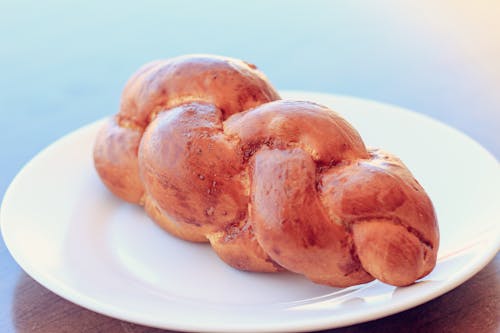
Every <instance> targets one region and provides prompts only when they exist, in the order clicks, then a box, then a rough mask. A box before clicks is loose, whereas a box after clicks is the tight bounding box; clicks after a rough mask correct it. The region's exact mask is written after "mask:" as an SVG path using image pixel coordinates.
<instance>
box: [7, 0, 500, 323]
mask: <svg viewBox="0 0 500 333" xmlns="http://www.w3.org/2000/svg"><path fill="white" fill-rule="evenodd" d="M499 16H500V4H499V3H498V2H494V1H487V0H484V1H475V2H468V1H454V0H453V1H452V0H447V1H439V2H434V1H417V0H415V1H405V2H399V1H390V0H385V1H377V2H371V1H365V2H362V1H354V2H353V1H350V2H345V3H343V4H339V2H328V1H317V2H309V1H308V2H302V3H294V4H291V3H289V2H287V1H274V2H266V3H264V2H262V3H258V4H256V3H250V2H248V3H243V2H238V1H218V2H215V3H214V2H190V1H182V2H178V3H173V2H172V3H168V2H162V1H157V2H146V3H144V2H136V3H134V4H124V3H123V2H122V1H117V0H115V1H107V2H105V3H101V2H97V1H95V2H90V3H89V2H80V3H71V4H70V3H63V2H59V1H48V2H45V1H44V2H37V1H24V2H21V1H12V2H2V3H1V4H0V41H1V43H0V69H1V72H0V73H1V75H0V128H1V131H0V148H1V149H0V194H2V193H4V192H5V190H6V189H7V186H8V184H9V183H10V181H11V180H12V178H13V177H14V175H15V174H16V173H17V172H18V171H19V169H20V168H21V167H22V165H24V164H25V163H26V162H27V161H28V160H29V159H30V158H31V157H33V156H34V155H35V154H36V153H37V152H38V151H39V150H40V149H42V148H43V147H45V146H47V145H48V144H50V143H51V142H53V141H54V140H56V139H57V138H59V137H61V136H62V135H63V134H66V133H68V132H70V131H72V130H74V129H76V128H78V127H81V126H83V125H84V124H87V123H90V122H92V121H94V120H96V119H98V118H101V117H104V116H106V115H109V114H111V113H114V112H115V111H116V109H117V105H118V101H119V96H120V93H121V89H122V86H123V84H124V82H125V80H126V79H127V78H128V76H129V75H130V74H131V73H132V72H133V71H134V70H135V69H136V68H137V67H139V66H140V65H141V64H143V63H145V62H147V61H150V60H152V59H155V58H165V57H171V56H175V55H179V54H185V53H197V52H203V53H215V54H223V55H228V56H234V57H238V58H244V59H247V60H249V61H251V62H254V63H256V64H257V65H258V66H259V67H260V68H261V69H262V70H263V71H264V72H265V73H266V74H267V76H268V77H269V78H270V79H271V81H272V82H273V83H274V84H275V86H276V87H278V88H279V89H299V90H308V91H322V92H329V93H340V94H348V95H354V96H358V97H363V98H371V99H375V100H381V101H385V102H390V103H393V104H397V105H401V106H404V107H408V108H410V109H413V110H415V111H417V112H421V113H425V114H427V115H429V116H431V117H433V118H436V119H438V120H441V121H443V122H445V123H447V124H449V125H451V126H453V127H456V128H458V129H459V130H461V131H463V132H465V133H466V134H468V135H469V136H471V137H472V138H473V139H475V140H477V141H478V142H479V143H480V144H482V145H483V146H484V147H486V148H487V149H488V150H490V151H491V152H492V153H493V154H494V155H495V156H496V158H497V159H498V157H499V156H500V142H499V139H500V138H499V134H498V133H500V113H499V112H498V110H500V94H499V93H498V91H499V88H500V61H499V60H498V59H500V43H499V41H500V21H499V20H498V17H499ZM15 331H17V332H51V333H52V332H127V333H128V332H159V331H160V330H157V329H153V328H148V327H143V326H139V325H135V324H130V323H126V322H123V321H119V320H116V319H112V318H109V317H106V316H103V315H99V314H96V313H94V312H92V311H89V310H86V309H83V308H81V307H79V306H77V305H74V304H72V303H70V302H68V301H66V300H64V299H62V298H60V297H59V296H56V295H55V294H53V293H52V292H50V291H49V290H47V289H45V288H44V287H42V286H41V285H40V284H38V283H37V282H35V281H34V280H32V279H31V278H30V277H29V276H27V275H26V274H25V273H24V272H23V271H22V270H21V269H20V268H19V266H18V265H17V264H16V263H15V262H14V260H13V259H12V257H11V256H10V254H9V253H8V251H7V249H6V248H5V245H4V243H3V240H0V332H2V333H3V332H15ZM379 331H380V332H399V331H410V332H411V331H415V332H416V331H419V332H499V331H500V256H499V255H498V254H497V256H496V257H495V258H494V260H493V261H492V262H490V263H489V264H488V265H487V266H486V267H485V268H484V269H483V270H482V271H480V272H479V273H478V274H477V275H475V276H474V277H472V278H471V279H470V280H469V281H467V282H465V283H464V284H462V285H461V286H459V287H458V288H456V289H454V290H452V291H450V292H449V293H447V294H445V295H443V296H441V297H439V298H437V299H435V300H432V301H430V302H428V303H426V304H423V305H420V306H418V307H416V308H414V309H410V310H407V311H404V312H402V313H399V314H396V315H393V316H390V317H387V318H383V319H379V320H376V321H372V322H368V323H363V324H359V325H354V326H351V327H346V328H340V329H337V330H332V332H379Z"/></svg>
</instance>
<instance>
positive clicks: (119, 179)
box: [94, 118, 144, 203]
mask: <svg viewBox="0 0 500 333" xmlns="http://www.w3.org/2000/svg"><path fill="white" fill-rule="evenodd" d="M141 137H142V129H136V128H130V127H121V126H120V125H119V124H117V122H116V119H115V118H113V119H110V120H109V121H108V122H107V123H106V124H105V125H104V127H103V128H102V129H101V130H100V131H99V133H98V135H97V138H96V143H95V145H94V164H95V167H96V170H97V172H98V173H99V176H100V177H101V179H102V181H103V182H104V184H106V186H107V187H108V188H109V189H110V190H111V192H113V193H114V194H115V195H116V196H118V197H120V198H122V199H123V200H125V201H128V202H132V203H139V202H140V200H141V198H142V195H143V193H144V188H143V185H142V182H141V179H140V178H139V163H138V161H137V151H138V149H139V143H140V140H141Z"/></svg>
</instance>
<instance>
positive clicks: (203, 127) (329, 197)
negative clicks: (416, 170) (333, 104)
mask: <svg viewBox="0 0 500 333" xmlns="http://www.w3.org/2000/svg"><path fill="white" fill-rule="evenodd" d="M94 161H95V166H96V169H97V171H98V173H99V175H100V177H101V179H102V180H103V182H104V184H105V185H106V186H107V187H108V188H109V189H110V190H111V191H112V192H113V193H114V194H115V195H117V196H118V197H120V198H122V199H124V200H126V201H129V202H132V203H137V204H141V205H144V208H145V210H146V212H147V214H148V215H149V216H150V217H151V218H152V219H153V220H154V221H156V222H157V223H158V224H159V225H160V226H161V227H163V228H164V229H165V230H167V231H168V232H170V233H171V234H173V235H175V236H177V237H180V238H182V239H185V240H188V241H194V242H206V241H209V242H210V244H211V245H212V247H213V249H214V250H215V251H216V253H217V254H218V255H219V257H220V258H221V259H222V260H224V261H225V262H226V263H228V264H229V265H231V266H233V267H236V268H238V269H241V270H248V271H259V272H277V271H281V270H290V271H293V272H296V273H300V274H303V275H305V276H307V277H308V278H309V279H311V280H312V281H314V282H317V283H321V284H327V285H331V286H339V287H344V286H349V285H354V284H359V283H364V282H368V281H371V280H373V279H374V278H377V279H379V280H381V281H383V282H385V283H389V284H392V285H396V286H403V285H408V284H411V283H413V282H414V281H415V280H417V279H419V278H421V277H423V276H425V275H426V274H428V273H429V272H430V271H431V270H432V269H433V267H434V266H435V263H436V255H437V249H438V244H439V231H438V226H437V221H436V216H435V213H434V209H433V206H432V203H431V201H430V199H429V198H428V196H427V195H426V193H425V191H424V190H423V188H422V187H421V186H420V184H419V183H418V182H417V181H416V180H415V179H414V178H413V176H412V175H411V173H410V171H409V170H408V169H407V168H406V167H405V166H404V165H403V163H402V162H401V161H400V160H399V159H397V158H396V157H394V156H392V155H390V154H389V153H386V152H384V151H381V150H377V149H367V148H366V147H365V145H364V143H363V141H362V139H361V137H360V136H359V134H358V133H357V132H356V130H355V129H354V128H353V127H352V126H351V125H350V124H349V123H348V122H346V121H345V120H344V119H343V118H341V117H340V116H339V115H338V114H337V113H335V112H333V111H331V110H330V109H328V108H326V107H324V106H321V105H318V104H314V103H311V102H302V101H287V100H281V99H280V97H279V95H278V93H277V92H276V91H275V90H274V89H273V87H272V86H271V85H270V83H269V82H268V81H267V79H266V77H265V76H264V75H263V74H262V73H261V72H259V71H258V70H257V69H256V67H255V66H254V65H251V64H248V63H246V62H243V61H240V60H236V59H231V58H224V57H216V56H202V55H200V56H185V57H179V58H173V59H170V60H166V61H158V62H153V63H150V64H148V65H146V66H144V67H143V68H141V69H140V70H139V71H138V72H137V73H136V74H135V75H134V76H133V77H132V78H131V79H130V80H129V82H128V83H127V85H126V87H125V90H124V93H123V96H122V104H121V108H120V111H119V113H118V114H117V115H116V116H115V117H113V118H112V119H110V120H109V122H108V123H107V124H106V125H105V126H104V127H103V128H102V130H101V131H100V132H99V134H98V137H97V140H96V143H95V149H94Z"/></svg>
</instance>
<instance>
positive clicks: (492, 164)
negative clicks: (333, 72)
mask: <svg viewBox="0 0 500 333" xmlns="http://www.w3.org/2000/svg"><path fill="white" fill-rule="evenodd" d="M283 95H284V96H286V97H291V98H295V99H306V100H313V101H316V102H319V103H322V104H325V105H329V106H330V107H332V108H333V109H335V110H337V111H339V112H341V113H342V114H343V115H344V116H345V117H346V118H347V119H348V120H349V121H351V122H352V124H353V125H354V126H355V127H356V128H357V129H358V131H359V132H360V133H361V135H362V136H363V138H364V139H365V142H366V143H367V144H368V145H371V146H380V147H384V149H386V150H389V151H392V152H394V153H396V154H397V155H399V156H400V157H401V158H402V159H403V161H404V162H405V163H406V164H407V165H408V166H409V168H410V169H411V170H412V171H413V173H414V175H415V176H416V177H417V179H419V181H420V182H421V183H422V185H423V186H424V188H425V189H426V190H427V192H428V194H429V195H430V197H431V198H432V200H433V202H434V204H435V207H436V210H437V214H438V218H439V224H440V230H441V247H440V250H439V262H438V265H437V267H436V268H435V270H434V271H433V272H432V273H431V274H430V275H429V276H427V277H425V278H424V279H423V280H421V281H419V282H418V283H416V284H414V285H412V286H410V287H405V288H395V287H392V286H388V285H385V284H382V283H380V282H376V281H375V282H372V283H368V284H365V285H360V286H355V287H350V288H345V289H336V288H330V287H326V286H320V285H315V284H313V283H311V282H309V281H308V280H306V279H304V278H302V277H300V276H298V275H294V274H291V273H283V274H258V273H245V272H240V271H237V270H234V269H232V268H230V267H229V266H227V265H225V264H224V263H222V262H221V261H220V260H219V259H218V258H217V256H216V255H215V254H214V253H213V252H212V251H211V250H210V248H209V246H207V245H202V244H191V243H188V242H184V241H181V240H178V239H175V238H173V237H172V236H170V235H169V234H167V233H165V232H163V231H162V230H161V229H159V228H158V227H157V226H156V225H155V224H154V223H153V222H151V221H150V220H149V219H148V218H147V217H146V215H145V214H144V212H143V210H142V209H141V208H139V207H136V206H133V205H130V204H127V203H124V202H122V201H120V200H118V199H116V198H115V197H113V196H112V195H111V194H110V193H108V191H107V190H106V189H105V188H104V186H103V185H102V184H101V182H100V181H99V179H98V177H97V175H96V172H95V171H94V168H93V163H92V158H91V152H92V146H93V142H94V137H95V135H96V131H97V130H98V128H99V127H100V125H101V124H102V121H101V122H97V123H94V124H91V125H89V126H86V127H84V128H81V129H79V130H77V131H75V132H73V133H71V134H69V135H67V136H65V137H64V138H62V139H60V140H59V141H57V142H55V143H54V144H52V145H51V146H49V147H48V148H46V149H45V150H44V151H42V152H41V153H40V154H38V155H37V156H36V157H35V158H34V159H33V160H32V161H31V162H29V163H28V164H27V165H26V166H25V167H24V168H23V169H22V171H21V172H20V173H19V174H18V175H17V177H16V178H15V179H14V181H13V182H12V184H11V186H10V187H9V189H8V191H7V193H6V195H5V198H4V201H3V204H2V209H1V215H0V218H1V228H2V233H3V237H4V239H5V242H6V244H7V247H8V248H9V250H10V252H11V253H12V255H13V256H14V258H15V260H16V261H17V262H18V263H19V264H20V265H21V267H22V268H23V269H24V270H25V271H26V272H27V273H28V274H29V275H31V276H32V277H33V278H34V279H36V280H37V281H38V282H40V283H41V284H43V285H44V286H45V287H47V288H49V289H50V290H52V291H54V292H55V293H57V294H59V295H61V296H62V297H64V298H67V299H68V300H70V301H73V302H74V303H77V304H80V305H81V306H84V307H86V308H89V309H91V310H94V311H97V312H100V313H103V314H106V315H109V316H112V317H116V318H120V319H124V320H127V321H132V322H136V323H140V324H145V325H150V326H156V327H161V328H168V329H176V330H194V331H219V332H222V331H240V332H243V331H247V332H256V331H306V330H315V329H324V328H333V327H339V326H345V325H350V324H354V323H359V322H363V321H367V320H371V319H375V318H379V317H383V316H387V315H389V314H393V313H396V312H399V311H402V310H405V309H408V308H410V307H413V306H416V305H418V304H421V303H424V302H426V301H428V300H430V299H432V298H435V297H437V296H439V295H441V294H443V293H445V292H447V291H449V290H451V289H453V288H454V287H456V286H457V285H459V284H461V283H462V282H464V281H465V280H467V279H468V278H470V277H471V276H472V275H473V274H475V273H476V272H478V271H479V270H480V269H481V268H482V267H484V266H485V265H486V264H487V263H488V262H489V261H490V260H491V259H492V258H493V256H494V255H495V254H496V253H497V251H498V249H499V243H500V241H499V240H500V237H499V236H500V232H499V227H498V225H499V223H498V217H499V216H500V210H499V209H500V205H498V198H500V173H499V168H498V162H497V161H496V160H495V158H494V157H492V156H491V155H490V154H489V153H488V152H487V151H486V150H484V149H483V148H482V147H481V146H479V145H478V144H477V143H475V142H474V141H472V140H471V139H469V138H468V137H466V136H465V135H463V134H461V133H459V132H457V131H456V130H453V129H451V128H449V127H447V126H445V125H443V124H441V123H438V122H436V121H434V120H432V119H430V118H427V117H425V116H422V115H419V114H416V113H413V112H411V111H407V110H404V109H401V108H398V107H394V106H390V105H386V104H380V103H376V102H372V101H366V100H360V99H356V98H351V97H340V96H332V95H324V94H315V93H301V92H288V93H286V92H285V93H284V94H283Z"/></svg>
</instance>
